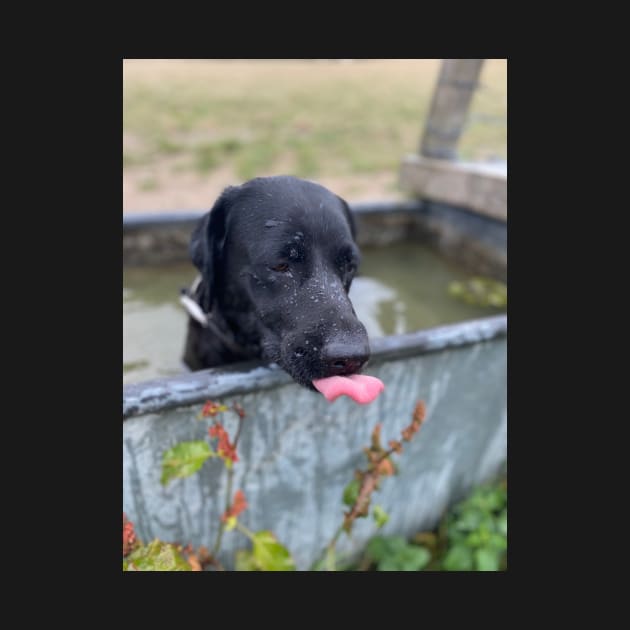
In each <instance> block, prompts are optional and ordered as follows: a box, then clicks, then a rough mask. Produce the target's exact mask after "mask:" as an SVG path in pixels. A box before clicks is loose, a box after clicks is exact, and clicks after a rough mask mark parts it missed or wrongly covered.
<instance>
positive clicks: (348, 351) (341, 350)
mask: <svg viewBox="0 0 630 630" xmlns="http://www.w3.org/2000/svg"><path fill="white" fill-rule="evenodd" d="M369 358H370V349H369V347H368V346H367V345H366V344H362V343H361V344H348V343H339V342H336V343H329V344H327V345H325V346H324V347H323V348H322V362H323V363H324V365H325V366H326V371H327V372H328V375H329V376H338V375H343V374H354V373H355V372H358V371H359V370H360V369H361V367H362V366H363V365H364V364H365V363H366V361H367V360H368V359H369Z"/></svg>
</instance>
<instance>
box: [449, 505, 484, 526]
mask: <svg viewBox="0 0 630 630" xmlns="http://www.w3.org/2000/svg"><path fill="white" fill-rule="evenodd" d="M485 517H486V515H485V514H484V513H483V512H482V511H481V510H480V509H478V508H470V509H467V510H466V511H465V512H462V513H461V514H460V515H459V518H456V519H455V520H454V522H453V525H452V529H454V530H455V531H458V532H472V531H474V530H475V529H477V528H478V527H479V526H480V525H481V524H482V523H483V521H484V519H485Z"/></svg>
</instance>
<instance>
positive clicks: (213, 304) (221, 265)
mask: <svg viewBox="0 0 630 630" xmlns="http://www.w3.org/2000/svg"><path fill="white" fill-rule="evenodd" d="M354 237H355V226H354V221H353V218H352V214H351V212H350V210H349V208H348V205H347V204H346V202H345V201H343V200H342V199H341V198H340V197H338V196H337V195H335V194H333V193H332V192H330V191H329V190H327V189H326V188H324V187H323V186H320V185H318V184H315V183H312V182H309V181H305V180H302V179H298V178H296V177H290V176H276V177H259V178H256V179H253V180H250V181H248V182H246V183H244V184H242V185H241V186H231V187H228V188H226V189H225V190H224V191H223V193H222V194H221V196H220V197H219V198H218V199H217V201H216V203H215V204H214V206H213V208H212V210H211V211H210V212H209V213H207V214H206V215H204V216H203V217H202V218H201V220H200V221H199V223H198V225H197V226H196V228H195V229H194V231H193V233H192V237H191V241H190V247H189V251H190V256H191V259H192V261H193V263H194V265H195V266H196V267H197V269H199V271H200V272H201V278H200V280H199V281H198V282H197V283H196V285H194V287H193V288H192V290H191V292H190V295H188V296H187V297H185V298H184V301H186V300H187V301H188V307H189V308H188V311H189V313H190V314H191V315H192V316H191V317H190V319H189V322H188V333H187V339H186V346H185V351H184V362H185V363H186V365H187V366H188V367H189V368H190V369H192V370H199V369H204V368H209V367H213V366H218V365H223V364H226V363H232V362H234V361H241V360H245V359H253V358H262V359H263V360H266V361H269V362H275V363H277V364H278V365H279V366H280V367H281V368H283V369H284V370H285V371H286V372H288V373H289V374H290V375H291V376H292V377H293V379H294V380H295V381H296V382H297V383H299V384H300V385H303V386H305V387H308V388H310V389H314V387H313V385H312V381H313V380H315V379H320V378H326V377H329V376H335V375H351V374H356V373H358V372H359V371H360V370H361V367H362V366H363V365H364V364H365V363H366V361H367V360H368V358H369V356H370V348H369V343H368V336H367V332H366V330H365V327H364V326H363V324H362V323H361V322H360V321H359V320H358V319H357V316H356V314H355V312H354V308H353V307H352V304H351V302H350V299H349V298H348V291H349V289H350V285H351V283H352V279H353V277H354V275H355V273H356V270H357V267H358V264H359V260H360V255H359V249H358V247H357V245H356V243H355V240H354Z"/></svg>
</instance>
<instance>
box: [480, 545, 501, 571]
mask: <svg viewBox="0 0 630 630" xmlns="http://www.w3.org/2000/svg"><path fill="white" fill-rule="evenodd" d="M500 563H501V552H500V551H497V550H496V549H489V548H488V547H482V548H481V549H475V564H476V565H477V570H478V571H498V570H499V564H500Z"/></svg>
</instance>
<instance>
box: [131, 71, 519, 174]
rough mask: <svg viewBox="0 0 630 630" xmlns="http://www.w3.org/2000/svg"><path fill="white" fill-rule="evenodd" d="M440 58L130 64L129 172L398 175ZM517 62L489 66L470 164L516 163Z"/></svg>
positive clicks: (467, 152) (476, 110) (416, 135)
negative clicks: (510, 107)
mask: <svg viewBox="0 0 630 630" xmlns="http://www.w3.org/2000/svg"><path fill="white" fill-rule="evenodd" d="M438 70H439V60H432V59H424V60H422V59H420V60H414V59H407V60H359V61H357V62H355V63H352V64H336V63H329V62H321V63H320V62H305V61H250V62H248V61H231V62H227V61H216V60H215V61H204V62H192V61H131V62H129V61H127V62H125V63H124V76H123V85H124V92H123V131H124V141H123V145H124V157H123V165H124V167H125V168H126V169H133V168H135V167H137V166H143V165H147V164H154V163H156V162H159V161H161V160H163V159H165V158H169V157H171V156H175V155H177V156H184V157H185V158H187V159H186V160H185V163H186V164H188V165H189V166H188V168H190V169H191V170H196V171H198V172H201V173H207V172H210V171H212V170H213V169H216V168H217V167H219V166H222V165H229V166H231V167H232V168H233V169H234V170H235V172H236V173H237V174H238V175H239V176H240V177H242V178H244V179H245V178H249V177H252V176H254V175H257V174H260V173H261V172H263V171H270V170H273V169H277V168H281V169H282V170H284V171H285V172H289V171H290V172H293V173H294V174H296V175H299V176H314V175H320V174H323V175H336V174H354V173H375V172H382V171H386V170H396V169H398V167H399V165H400V160H401V158H402V157H403V155H405V154H407V153H413V152H416V151H417V149H418V145H419V142H420V136H421V133H422V129H423V125H424V119H425V117H426V114H427V112H428V110H429V106H430V101H431V95H432V93H433V89H434V86H435V81H436V79H437V73H438ZM506 79H507V62H506V61H505V60H488V61H486V64H485V66H484V70H483V72H482V77H481V86H480V88H479V89H478V91H477V92H476V93H475V97H474V100H473V103H472V106H471V112H470V113H471V115H470V118H469V124H468V126H467V128H466V131H465V134H464V136H463V137H462V139H461V143H460V155H461V157H462V158H464V159H470V160H474V159H486V158H488V157H501V158H505V157H506V138H507V129H506V124H505V117H506V111H507V96H506V95H507V86H506V83H507V80H506Z"/></svg>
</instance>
